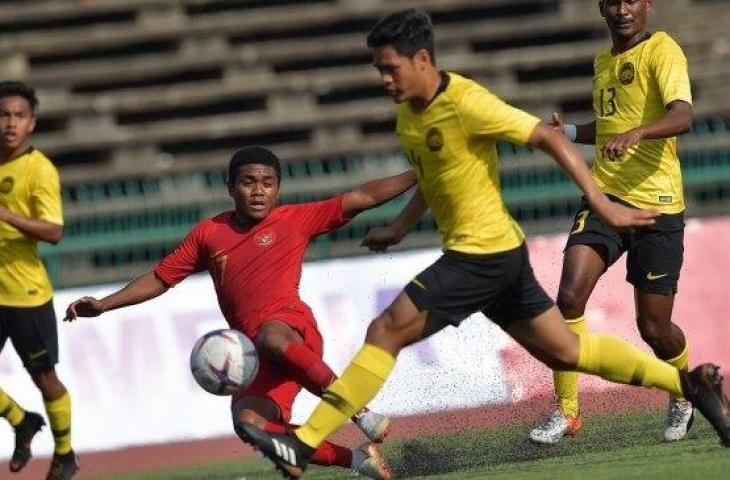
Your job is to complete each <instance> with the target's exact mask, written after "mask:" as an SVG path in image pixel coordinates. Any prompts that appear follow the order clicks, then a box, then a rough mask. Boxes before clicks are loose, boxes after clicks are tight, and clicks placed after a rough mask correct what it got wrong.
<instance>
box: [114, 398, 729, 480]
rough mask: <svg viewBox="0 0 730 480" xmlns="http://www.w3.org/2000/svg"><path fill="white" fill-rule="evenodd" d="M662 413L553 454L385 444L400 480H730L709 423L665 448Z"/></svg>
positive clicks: (168, 477) (172, 476)
mask: <svg viewBox="0 0 730 480" xmlns="http://www.w3.org/2000/svg"><path fill="white" fill-rule="evenodd" d="M662 421H663V412H643V413H633V414H630V415H605V416H593V417H589V418H588V419H587V422H586V426H585V428H584V430H583V433H582V434H581V435H580V436H579V437H576V438H574V439H566V440H565V441H563V442H562V443H560V444H559V445H556V446H553V447H537V446H534V445H532V444H530V443H529V442H528V441H527V440H526V433H527V427H526V426H515V427H510V428H505V429H497V430H484V431H479V432H469V433H465V434H461V435H456V436H448V437H446V436H444V437H429V438H421V439H417V440H405V441H398V442H393V443H392V444H388V445H387V446H386V448H385V452H386V455H387V457H388V459H389V460H390V462H391V465H392V467H393V469H394V470H395V472H396V474H397V478H429V479H430V480H460V479H481V478H485V479H487V478H488V479H490V480H505V479H510V480H523V479H524V480H536V479H559V480H568V479H581V480H583V479H589V480H608V479H617V480H629V479H634V478H641V479H657V480H667V479H698V480H699V479H702V480H707V479H727V478H730V449H724V448H722V447H721V446H720V445H719V442H718V440H717V438H716V437H715V434H714V432H713V431H712V429H711V428H710V426H709V425H708V424H707V422H705V420H704V419H701V418H697V419H696V422H695V426H694V427H693V431H692V437H693V438H691V439H689V440H686V441H683V442H677V443H674V444H665V443H662V442H661V441H660V437H661V424H662ZM348 477H349V472H348V471H346V470H343V469H336V468H330V469H324V468H317V467H312V468H310V470H309V471H308V474H307V475H306V477H305V478H309V479H345V478H348ZM276 478H279V477H278V476H277V475H276V473H275V471H274V470H273V468H272V467H271V466H270V465H269V463H268V461H265V460H250V459H249V460H243V461H241V462H234V463H225V464H217V465H209V466H204V467H198V468H193V469H185V470H170V471H164V472H163V471H159V472H150V473H144V474H142V473H137V474H134V475H124V476H114V477H107V479H108V480H132V479H134V480H259V479H261V480H263V479H276Z"/></svg>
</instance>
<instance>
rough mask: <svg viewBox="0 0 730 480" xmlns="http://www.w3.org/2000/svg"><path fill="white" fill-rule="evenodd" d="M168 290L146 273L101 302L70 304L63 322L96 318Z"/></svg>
mask: <svg viewBox="0 0 730 480" xmlns="http://www.w3.org/2000/svg"><path fill="white" fill-rule="evenodd" d="M168 288H169V287H168V286H167V285H165V284H164V283H163V282H162V280H160V279H159V278H158V277H157V275H155V273H154V272H147V273H145V274H144V275H141V276H139V277H137V278H135V279H134V280H132V281H131V282H129V283H128V284H127V285H126V286H125V287H124V288H122V289H121V290H119V291H117V292H115V293H112V294H111V295H108V296H106V297H104V298H102V299H101V300H98V299H96V298H94V297H82V298H80V299H78V300H76V301H75V302H72V303H71V304H70V305H69V306H68V308H67V309H66V316H65V317H64V319H63V320H64V321H65V322H71V321H73V320H75V319H76V318H77V317H97V316H99V315H101V314H102V313H104V312H107V311H109V310H115V309H117V308H122V307H127V306H129V305H136V304H138V303H143V302H146V301H147V300H151V299H153V298H155V297H159V296H160V295H162V294H163V293H165V292H166V291H167V290H168Z"/></svg>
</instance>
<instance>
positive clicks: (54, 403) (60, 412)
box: [45, 392, 71, 455]
mask: <svg viewBox="0 0 730 480" xmlns="http://www.w3.org/2000/svg"><path fill="white" fill-rule="evenodd" d="M45 404H46V413H48V420H50V423H51V430H52V431H53V440H54V441H55V443H56V448H55V453H57V454H59V455H63V454H64V453H68V452H70V451H71V396H70V395H69V394H68V392H66V393H64V394H63V395H62V396H60V397H59V398H57V399H56V400H50V401H46V402H45Z"/></svg>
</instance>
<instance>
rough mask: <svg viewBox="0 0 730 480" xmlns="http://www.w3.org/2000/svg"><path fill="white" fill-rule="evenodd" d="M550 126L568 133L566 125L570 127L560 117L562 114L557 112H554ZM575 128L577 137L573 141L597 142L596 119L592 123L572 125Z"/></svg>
mask: <svg viewBox="0 0 730 480" xmlns="http://www.w3.org/2000/svg"><path fill="white" fill-rule="evenodd" d="M550 126H551V127H553V128H554V129H555V130H557V131H558V132H560V133H562V134H564V135H566V127H567V128H570V127H569V126H568V125H566V124H565V123H563V119H562V118H560V114H559V113H557V112H553V121H552V123H550ZM572 127H573V128H575V132H574V135H575V139H571V140H573V142H575V143H581V144H584V145H595V144H596V122H595V120H594V121H592V122H591V123H584V124H582V125H572Z"/></svg>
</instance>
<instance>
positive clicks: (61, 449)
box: [0, 82, 78, 480]
mask: <svg viewBox="0 0 730 480" xmlns="http://www.w3.org/2000/svg"><path fill="white" fill-rule="evenodd" d="M37 106H38V99H37V98H36V95H35V92H34V91H33V89H32V88H30V87H28V86H27V85H25V84H23V83H20V82H0V135H1V137H0V350H2V349H3V347H4V345H5V343H6V341H7V340H8V338H9V339H10V341H11V342H13V346H14V347H15V350H16V351H17V352H18V355H19V356H20V358H21V360H22V361H23V365H24V366H25V368H26V369H27V370H28V372H29V373H30V376H31V377H32V378H33V382H34V383H35V384H36V386H37V387H38V389H39V390H40V391H41V394H42V395H43V400H44V402H45V406H46V413H47V414H48V419H49V421H50V423H51V430H52V433H53V436H54V440H55V444H56V448H55V453H54V456H53V460H52V461H51V468H50V470H49V472H48V476H47V477H46V478H47V480H67V479H70V478H72V477H73V476H74V474H75V473H76V471H77V470H78V465H77V461H76V456H75V455H74V452H73V450H72V448H71V397H70V396H69V394H68V391H66V387H65V386H64V385H63V383H61V381H60V380H59V379H58V376H57V375H56V369H55V365H56V363H58V334H57V330H56V315H55V312H54V310H53V288H52V287H51V282H50V280H49V279H48V275H47V273H46V270H45V268H44V267H43V263H42V262H41V259H40V257H39V256H38V247H37V244H38V242H39V241H42V242H48V243H53V244H56V243H58V242H59V241H60V240H61V237H62V236H63V213H62V210H61V187H60V183H59V178H58V171H57V170H56V167H54V166H53V164H52V163H51V161H50V160H48V158H46V156H45V155H43V154H42V153H41V152H39V151H38V150H36V149H34V148H33V147H32V146H30V143H29V137H30V135H31V133H33V130H34V129H35V124H36V109H37ZM0 415H2V416H3V417H5V418H6V419H7V420H8V422H10V424H11V425H12V426H13V427H14V428H15V450H14V451H13V455H12V458H11V460H10V470H11V471H12V472H17V471H20V470H21V469H22V468H23V467H24V466H25V465H26V463H28V460H30V458H31V450H30V444H31V441H32V440H33V437H34V436H35V434H36V433H37V432H38V431H39V430H40V429H41V427H42V426H43V425H44V424H45V422H44V420H43V417H41V416H40V415H39V414H37V413H35V412H26V411H24V410H23V409H22V408H21V407H20V406H19V405H18V404H17V403H16V402H15V401H14V400H13V399H12V398H10V396H9V395H8V394H7V393H5V392H4V391H3V390H2V389H0Z"/></svg>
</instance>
